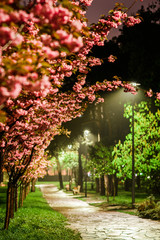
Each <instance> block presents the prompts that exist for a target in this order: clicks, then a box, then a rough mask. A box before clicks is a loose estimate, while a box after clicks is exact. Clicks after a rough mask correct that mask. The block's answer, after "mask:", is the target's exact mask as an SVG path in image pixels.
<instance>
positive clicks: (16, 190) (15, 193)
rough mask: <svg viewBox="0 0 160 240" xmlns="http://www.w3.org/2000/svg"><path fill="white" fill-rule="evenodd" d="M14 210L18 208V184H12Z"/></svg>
mask: <svg viewBox="0 0 160 240" xmlns="http://www.w3.org/2000/svg"><path fill="white" fill-rule="evenodd" d="M14 198H15V206H14V207H15V212H17V210H18V184H16V185H15V186H14Z"/></svg>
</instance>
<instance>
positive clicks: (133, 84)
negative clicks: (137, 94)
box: [130, 82, 141, 87]
mask: <svg viewBox="0 0 160 240" xmlns="http://www.w3.org/2000/svg"><path fill="white" fill-rule="evenodd" d="M130 84H131V85H132V86H133V87H136V86H140V85H141V84H140V83H136V82H131V83H130Z"/></svg>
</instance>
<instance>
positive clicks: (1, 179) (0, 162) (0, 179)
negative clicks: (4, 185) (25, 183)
mask: <svg viewBox="0 0 160 240" xmlns="http://www.w3.org/2000/svg"><path fill="white" fill-rule="evenodd" d="M2 161H3V158H2V152H1V151H0V184H1V182H3V172H2Z"/></svg>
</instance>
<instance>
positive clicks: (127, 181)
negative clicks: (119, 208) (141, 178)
mask: <svg viewBox="0 0 160 240" xmlns="http://www.w3.org/2000/svg"><path fill="white" fill-rule="evenodd" d="M130 187H131V180H130V179H129V178H127V179H126V180H125V183H124V189H125V191H129V189H130Z"/></svg>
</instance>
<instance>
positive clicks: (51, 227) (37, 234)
mask: <svg viewBox="0 0 160 240" xmlns="http://www.w3.org/2000/svg"><path fill="white" fill-rule="evenodd" d="M0 193H1V195H0V196H4V194H5V193H4V192H3V193H2V191H1V189H0ZM0 202H1V197H0ZM2 207H3V206H2ZM4 217H5V209H4V207H3V208H1V205H0V240H11V239H12V240H26V239H30V240H41V239H45V240H51V239H54V240H60V239H64V240H70V239H72V240H78V239H80V236H79V234H75V233H74V232H73V231H72V230H71V229H69V228H66V224H67V223H66V218H65V217H64V216H63V215H61V214H60V213H58V212H56V211H54V210H53V209H51V208H50V207H49V205H48V204H47V203H46V201H45V199H43V198H42V194H41V192H40V191H39V190H36V192H35V193H30V194H29V195H28V196H27V199H26V200H25V201H24V206H23V207H22V208H21V209H19V210H18V212H17V213H16V214H15V217H14V219H11V222H10V227H9V229H8V231H6V230H2V229H3V224H4Z"/></svg>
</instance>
